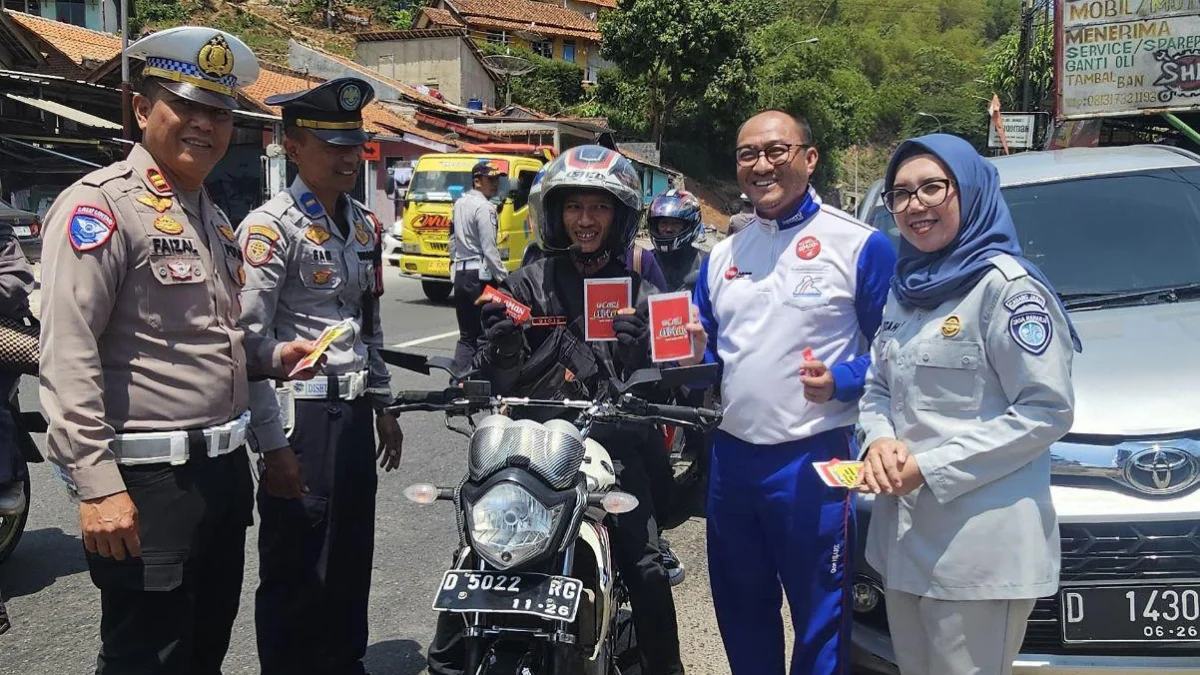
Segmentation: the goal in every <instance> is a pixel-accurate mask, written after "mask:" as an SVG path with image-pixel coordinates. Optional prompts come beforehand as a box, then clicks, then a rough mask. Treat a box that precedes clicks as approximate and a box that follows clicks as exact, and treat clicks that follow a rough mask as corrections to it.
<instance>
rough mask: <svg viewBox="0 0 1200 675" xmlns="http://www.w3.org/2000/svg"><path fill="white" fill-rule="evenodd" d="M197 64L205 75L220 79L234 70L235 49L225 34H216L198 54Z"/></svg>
mask: <svg viewBox="0 0 1200 675" xmlns="http://www.w3.org/2000/svg"><path fill="white" fill-rule="evenodd" d="M196 65H197V66H198V67H199V68H200V72H202V73H204V75H205V77H208V78H210V79H213V80H219V79H221V78H222V77H225V76H226V75H228V74H229V73H232V72H233V50H232V49H230V48H229V42H227V41H226V40H225V36H224V35H220V34H218V35H214V36H213V38H212V39H211V40H209V41H208V42H206V43H205V44H204V46H203V47H201V48H200V53H198V54H196Z"/></svg>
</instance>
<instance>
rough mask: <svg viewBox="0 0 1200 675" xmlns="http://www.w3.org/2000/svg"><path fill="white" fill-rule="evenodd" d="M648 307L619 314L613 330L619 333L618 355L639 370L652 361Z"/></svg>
mask: <svg viewBox="0 0 1200 675" xmlns="http://www.w3.org/2000/svg"><path fill="white" fill-rule="evenodd" d="M646 314H647V309H646V308H644V307H643V308H639V309H638V310H637V311H636V312H634V313H633V314H618V315H617V316H616V318H615V319H613V332H614V333H616V334H617V357H618V358H620V359H621V363H622V364H623V365H624V366H625V367H626V368H628V369H630V370H637V369H638V368H642V367H644V366H645V365H646V364H648V363H649V362H650V322H649V320H648V319H647V316H646Z"/></svg>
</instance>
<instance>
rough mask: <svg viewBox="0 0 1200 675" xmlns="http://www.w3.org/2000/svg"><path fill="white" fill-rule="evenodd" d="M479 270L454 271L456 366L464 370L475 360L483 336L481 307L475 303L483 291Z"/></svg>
mask: <svg viewBox="0 0 1200 675" xmlns="http://www.w3.org/2000/svg"><path fill="white" fill-rule="evenodd" d="M483 286H484V284H483V282H482V281H480V280H479V270H460V271H457V272H455V273H454V316H455V318H457V319H458V344H456V345H455V346H454V366H455V369H457V370H458V371H460V372H461V371H463V370H466V369H468V368H469V367H470V366H471V363H472V362H473V361H474V360H475V350H476V349H477V345H478V344H479V338H481V337H483V321H482V319H480V316H479V315H480V312H481V311H482V308H481V307H478V306H476V305H475V301H476V300H478V299H479V295H480V294H481V293H483Z"/></svg>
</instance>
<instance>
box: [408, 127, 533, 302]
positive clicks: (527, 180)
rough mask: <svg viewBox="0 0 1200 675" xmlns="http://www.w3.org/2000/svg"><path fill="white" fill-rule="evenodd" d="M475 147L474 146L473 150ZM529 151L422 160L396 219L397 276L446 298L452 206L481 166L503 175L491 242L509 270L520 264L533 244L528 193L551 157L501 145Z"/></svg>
mask: <svg viewBox="0 0 1200 675" xmlns="http://www.w3.org/2000/svg"><path fill="white" fill-rule="evenodd" d="M475 147H479V146H475ZM501 147H505V148H511V149H512V150H510V152H512V151H514V150H517V149H528V154H498V153H495V152H483V153H466V152H459V153H445V154H443V153H435V154H428V155H423V156H422V157H421V158H420V159H419V160H418V161H417V165H416V167H415V168H414V169H413V174H412V180H411V182H410V183H409V185H408V191H407V194H406V196H405V202H404V210H403V215H402V217H401V222H402V223H403V225H402V226H401V228H400V247H399V249H400V250H399V253H400V255H399V260H398V261H394V262H397V263H398V266H399V267H400V273H401V274H403V275H405V276H408V277H414V278H418V279H420V280H421V288H422V290H423V291H424V292H425V296H426V297H427V298H429V299H430V300H433V301H435V302H444V301H445V300H446V299H447V298H449V297H450V293H451V291H452V290H453V286H451V283H450V227H451V223H450V219H451V214H452V213H453V210H454V202H455V201H456V200H458V198H459V197H461V196H463V195H464V194H466V193H467V192H468V191H469V190H471V188H472V181H471V168H472V167H474V166H475V164H476V163H478V162H481V161H489V162H493V163H495V164H497V165H499V167H500V169H501V170H502V171H504V173H505V174H506V176H505V177H504V178H502V179H500V192H499V193H498V194H497V195H496V197H495V198H494V199H493V200H492V202H493V203H495V204H496V210H497V211H498V212H499V215H500V219H499V224H498V232H497V233H496V243H497V244H498V245H499V248H500V258H501V260H503V261H504V263H505V266H506V267H507V268H508V269H509V271H512V270H515V269H516V268H517V267H520V265H521V258H522V257H523V256H524V254H525V250H526V248H527V247H528V246H529V245H530V243H531V242H534V241H536V238H535V236H534V233H533V230H532V227H531V226H530V224H529V190H530V188H531V187H533V179H534V177H535V176H536V175H537V172H538V171H539V170H541V168H542V166H543V165H544V164H545V163H546V162H547V161H549V159H550V158H552V156H553V155H552V153H551V152H550V151H549V150H546V149H542V148H536V149H535V148H533V146H518V145H511V146H501Z"/></svg>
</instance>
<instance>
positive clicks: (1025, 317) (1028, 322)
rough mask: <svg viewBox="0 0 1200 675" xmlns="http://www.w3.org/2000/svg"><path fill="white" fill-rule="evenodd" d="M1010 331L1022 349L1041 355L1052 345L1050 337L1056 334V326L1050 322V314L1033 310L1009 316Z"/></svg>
mask: <svg viewBox="0 0 1200 675" xmlns="http://www.w3.org/2000/svg"><path fill="white" fill-rule="evenodd" d="M1008 332H1009V334H1010V335H1011V336H1012V339H1013V340H1015V341H1016V343H1017V344H1018V345H1019V346H1020V347H1021V349H1024V350H1025V351H1027V352H1029V353H1030V354H1033V355H1035V356H1040V355H1041V354H1042V353H1044V352H1045V351H1046V348H1047V347H1049V346H1050V338H1051V336H1053V335H1054V326H1053V324H1052V323H1051V322H1050V315H1049V314H1047V313H1045V312H1042V311H1038V310H1031V311H1028V312H1018V313H1016V314H1013V315H1012V316H1011V317H1009V319H1008Z"/></svg>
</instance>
